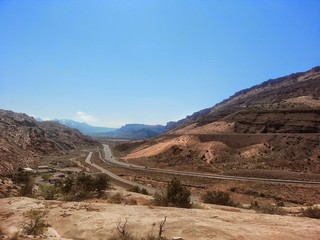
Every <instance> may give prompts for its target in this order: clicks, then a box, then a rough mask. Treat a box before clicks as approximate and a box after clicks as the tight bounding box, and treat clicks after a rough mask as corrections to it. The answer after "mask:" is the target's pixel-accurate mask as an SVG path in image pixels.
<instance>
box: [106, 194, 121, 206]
mask: <svg viewBox="0 0 320 240" xmlns="http://www.w3.org/2000/svg"><path fill="white" fill-rule="evenodd" d="M123 201H124V197H123V194H122V193H120V192H116V193H113V194H111V195H110V196H108V203H116V204H120V203H122V202H123Z"/></svg>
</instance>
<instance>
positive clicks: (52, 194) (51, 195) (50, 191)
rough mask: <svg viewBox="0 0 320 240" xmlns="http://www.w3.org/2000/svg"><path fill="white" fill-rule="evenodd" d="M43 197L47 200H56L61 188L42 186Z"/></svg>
mask: <svg viewBox="0 0 320 240" xmlns="http://www.w3.org/2000/svg"><path fill="white" fill-rule="evenodd" d="M40 191H41V196H42V197H43V198H44V199H46V200H54V199H56V195H57V194H58V193H59V188H58V187H57V186H56V185H41V186H40Z"/></svg>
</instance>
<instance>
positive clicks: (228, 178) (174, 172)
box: [97, 144, 320, 185]
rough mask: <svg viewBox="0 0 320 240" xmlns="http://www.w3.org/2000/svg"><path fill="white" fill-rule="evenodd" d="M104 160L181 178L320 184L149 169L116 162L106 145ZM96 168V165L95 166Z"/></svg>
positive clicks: (305, 183) (121, 165)
mask: <svg viewBox="0 0 320 240" xmlns="http://www.w3.org/2000/svg"><path fill="white" fill-rule="evenodd" d="M103 152H104V158H103V157H101V155H100V158H101V159H102V160H103V161H105V162H106V163H108V164H110V165H114V166H120V167H123V168H128V169H139V170H143V171H148V172H156V173H167V174H174V175H181V176H191V177H201V178H212V179H221V180H232V181H250V182H269V183H283V184H303V185H320V182H315V181H300V180H285V179H272V178H255V177H239V176H228V175H219V174H210V173H197V172H186V171H177V170H170V169H161V168H149V167H145V166H141V165H136V164H129V163H125V162H121V161H118V160H117V159H116V158H115V157H114V156H113V154H112V151H111V149H110V147H109V146H108V145H107V144H103ZM97 166H98V165H97Z"/></svg>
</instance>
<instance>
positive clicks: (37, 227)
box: [22, 209, 47, 235]
mask: <svg viewBox="0 0 320 240" xmlns="http://www.w3.org/2000/svg"><path fill="white" fill-rule="evenodd" d="M46 215H47V212H45V211H41V210H37V209H31V210H30V211H29V212H27V214H26V216H27V218H28V222H26V223H25V224H23V226H22V227H23V232H24V233H25V234H27V235H41V234H43V233H44V232H45V230H46V228H47V224H46V222H45V220H44V218H45V217H46Z"/></svg>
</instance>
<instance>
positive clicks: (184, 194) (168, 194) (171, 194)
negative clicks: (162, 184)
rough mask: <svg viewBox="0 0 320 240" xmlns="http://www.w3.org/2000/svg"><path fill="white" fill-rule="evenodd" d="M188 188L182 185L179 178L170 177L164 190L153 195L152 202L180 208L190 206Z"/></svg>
mask: <svg viewBox="0 0 320 240" xmlns="http://www.w3.org/2000/svg"><path fill="white" fill-rule="evenodd" d="M190 195H191V193H190V190H189V189H188V188H186V187H185V186H183V185H182V184H181V182H180V181H179V179H177V178H174V179H172V180H171V181H170V182H169V183H168V185H167V189H166V191H165V192H156V194H155V195H154V204H155V205H158V206H174V207H181V208H190V207H191V205H192V203H191V201H190Z"/></svg>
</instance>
